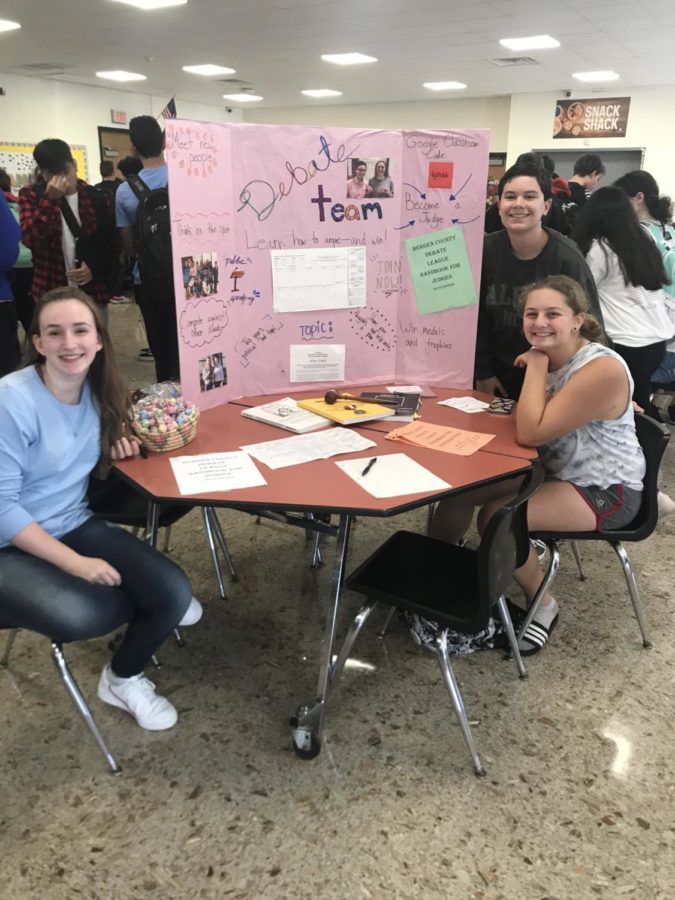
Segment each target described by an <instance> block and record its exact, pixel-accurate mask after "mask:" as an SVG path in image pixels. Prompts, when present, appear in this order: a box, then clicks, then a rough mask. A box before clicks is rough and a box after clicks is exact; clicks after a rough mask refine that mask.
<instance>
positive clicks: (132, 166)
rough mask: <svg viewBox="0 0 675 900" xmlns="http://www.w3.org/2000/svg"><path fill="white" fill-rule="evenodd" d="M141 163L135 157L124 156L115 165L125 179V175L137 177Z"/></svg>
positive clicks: (141, 166)
mask: <svg viewBox="0 0 675 900" xmlns="http://www.w3.org/2000/svg"><path fill="white" fill-rule="evenodd" d="M142 168H143V163H142V162H141V160H140V159H139V158H138V157H137V156H125V157H124V159H121V160H120V161H119V162H118V163H117V169H118V171H119V172H121V173H122V175H124V177H125V178H126V177H127V175H138V174H139V172H140V171H141V169H142Z"/></svg>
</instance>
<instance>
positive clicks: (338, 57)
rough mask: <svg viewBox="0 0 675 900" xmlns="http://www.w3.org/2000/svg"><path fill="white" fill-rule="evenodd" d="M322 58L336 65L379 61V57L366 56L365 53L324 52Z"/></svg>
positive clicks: (355, 64)
mask: <svg viewBox="0 0 675 900" xmlns="http://www.w3.org/2000/svg"><path fill="white" fill-rule="evenodd" d="M321 59H323V60H325V62H329V63H335V65H336V66H359V65H361V63H374V62H377V57H375V56H366V55H365V53H324V54H322V56H321Z"/></svg>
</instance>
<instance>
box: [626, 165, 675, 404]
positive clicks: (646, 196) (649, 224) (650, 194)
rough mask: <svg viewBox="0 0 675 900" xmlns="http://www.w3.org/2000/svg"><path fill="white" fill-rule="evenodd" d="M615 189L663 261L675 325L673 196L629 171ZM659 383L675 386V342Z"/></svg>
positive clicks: (642, 174) (654, 378)
mask: <svg viewBox="0 0 675 900" xmlns="http://www.w3.org/2000/svg"><path fill="white" fill-rule="evenodd" d="M614 186H615V187H618V188H621V190H622V191H625V192H626V193H627V194H628V196H629V198H630V201H631V203H632V204H633V209H634V210H635V212H636V214H637V217H638V222H639V223H640V225H642V227H643V228H644V229H646V231H647V232H648V233H649V234H650V235H651V236H652V238H653V239H654V242H655V243H656V246H657V247H658V248H659V253H660V254H661V258H662V259H663V267H664V269H665V270H666V277H667V279H668V281H667V283H666V284H664V286H663V291H664V293H665V295H666V303H667V306H668V313H669V315H670V319H671V321H673V322H675V226H673V223H672V212H673V204H672V201H671V199H670V197H661V196H660V195H659V186H658V184H657V183H656V179H655V178H654V176H653V175H650V174H649V172H642V171H636V172H628V173H627V174H626V175H622V176H621V178H619V179H618V180H617V181H615V182H614ZM652 382H653V383H655V384H669V385H673V384H675V340H672V341H670V342H669V343H667V344H666V353H665V356H664V358H663V362H662V363H661V365H660V366H659V367H658V368H657V369H656V371H655V372H653V373H652ZM668 415H669V417H670V420H671V422H673V421H675V405H671V406H670V407H669V408H668Z"/></svg>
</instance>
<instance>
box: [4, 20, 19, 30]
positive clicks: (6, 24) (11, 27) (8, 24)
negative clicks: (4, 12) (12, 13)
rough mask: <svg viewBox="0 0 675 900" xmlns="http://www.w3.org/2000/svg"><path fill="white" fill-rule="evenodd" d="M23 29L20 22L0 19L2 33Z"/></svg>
mask: <svg viewBox="0 0 675 900" xmlns="http://www.w3.org/2000/svg"><path fill="white" fill-rule="evenodd" d="M17 28H21V26H20V25H19V23H18V22H11V21H10V20H9V19H0V31H16V29H17Z"/></svg>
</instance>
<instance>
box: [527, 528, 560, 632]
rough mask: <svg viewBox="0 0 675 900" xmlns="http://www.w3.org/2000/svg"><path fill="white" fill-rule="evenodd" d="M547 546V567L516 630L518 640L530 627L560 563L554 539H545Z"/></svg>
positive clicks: (558, 551)
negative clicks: (548, 558) (549, 557)
mask: <svg viewBox="0 0 675 900" xmlns="http://www.w3.org/2000/svg"><path fill="white" fill-rule="evenodd" d="M546 544H547V546H548V550H549V553H550V555H551V559H550V561H549V564H548V569H547V570H546V574H545V575H544V580H543V581H542V583H541V584H540V585H539V590H538V591H537V593H536V594H535V595H534V597H533V598H532V603H530V606H529V608H528V610H527V615H526V616H525V618H524V620H523V624H522V625H521V626H520V631H519V632H518V640H520V638H522V636H523V635H524V634H525V632H526V631H527V629H528V628H529V627H530V622H531V621H532V619H534V614H535V613H536V611H537V610H538V609H539V604H540V603H541V601H542V598H543V596H544V594H545V593H546V591H547V590H548V589H549V586H550V585H551V583H552V582H553V579H554V578H555V576H556V574H557V572H558V566H559V565H560V550H558V545H557V544H556V543H555V541H546Z"/></svg>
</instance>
